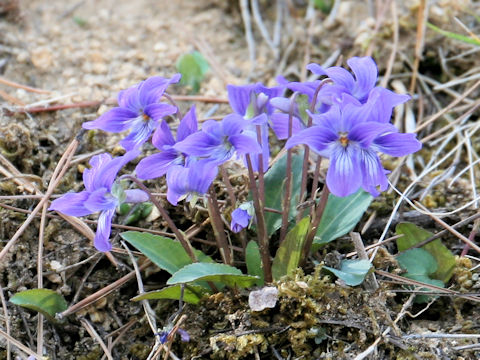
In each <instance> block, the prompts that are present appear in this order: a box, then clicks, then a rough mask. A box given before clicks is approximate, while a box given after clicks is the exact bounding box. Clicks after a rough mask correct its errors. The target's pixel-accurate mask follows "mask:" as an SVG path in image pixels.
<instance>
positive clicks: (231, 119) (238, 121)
mask: <svg viewBox="0 0 480 360" xmlns="http://www.w3.org/2000/svg"><path fill="white" fill-rule="evenodd" d="M248 123H249V122H248V121H246V120H245V119H244V118H243V117H242V116H240V115H238V114H230V115H227V116H226V117H225V118H224V119H223V120H222V122H221V124H222V129H223V134H224V135H225V136H232V135H237V134H240V132H241V131H242V130H243V129H244V128H245V126H247V125H248Z"/></svg>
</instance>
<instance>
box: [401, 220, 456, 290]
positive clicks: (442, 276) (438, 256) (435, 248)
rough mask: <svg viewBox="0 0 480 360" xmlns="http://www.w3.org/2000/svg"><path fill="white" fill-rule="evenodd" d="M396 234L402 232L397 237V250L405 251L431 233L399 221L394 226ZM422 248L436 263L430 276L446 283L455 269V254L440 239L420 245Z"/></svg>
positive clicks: (428, 236)
mask: <svg viewBox="0 0 480 360" xmlns="http://www.w3.org/2000/svg"><path fill="white" fill-rule="evenodd" d="M396 232H397V234H398V235H401V234H403V235H404V236H402V237H401V238H399V239H397V247H398V251H399V252H401V251H405V250H407V249H409V248H411V247H412V246H414V245H416V244H418V243H420V242H422V241H424V240H426V239H428V238H430V237H431V236H432V235H433V234H432V233H431V232H429V231H427V230H424V229H422V228H420V227H418V226H416V225H415V224H412V223H401V224H398V225H397V227H396ZM422 249H424V250H426V251H428V252H429V253H430V255H432V256H433V258H434V259H435V261H436V264H438V265H439V266H438V268H437V269H436V270H435V271H434V272H433V273H431V275H432V278H434V279H438V280H441V281H442V282H444V283H446V282H447V281H448V280H450V278H451V277H452V274H453V271H454V270H455V265H456V262H455V256H454V255H453V254H452V253H451V251H450V250H448V248H447V247H446V246H445V245H443V244H442V242H441V240H440V239H437V240H434V241H431V242H429V243H428V244H426V245H424V246H422Z"/></svg>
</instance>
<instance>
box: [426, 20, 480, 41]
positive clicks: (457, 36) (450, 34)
mask: <svg viewBox="0 0 480 360" xmlns="http://www.w3.org/2000/svg"><path fill="white" fill-rule="evenodd" d="M427 26H428V27H429V28H430V29H432V30H433V31H436V32H438V33H439V34H442V35H444V36H446V37H448V38H451V39H455V40H459V41H462V42H464V43H467V44H472V45H477V46H480V41H478V40H477V39H474V38H471V37H469V36H465V35H460V34H457V33H454V32H450V31H446V30H442V29H440V28H439V27H437V26H435V25H433V24H431V23H429V22H427Z"/></svg>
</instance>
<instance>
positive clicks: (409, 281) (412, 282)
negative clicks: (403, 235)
mask: <svg viewBox="0 0 480 360" xmlns="http://www.w3.org/2000/svg"><path fill="white" fill-rule="evenodd" d="M375 272H376V273H377V274H378V275H382V276H384V277H387V278H390V279H393V280H396V281H398V282H400V283H402V284H405V285H413V286H418V287H422V288H427V289H430V290H433V291H436V292H439V293H444V294H448V295H452V296H456V297H459V298H462V299H466V300H470V301H473V302H480V297H478V296H472V295H465V294H462V293H460V292H458V291H455V290H451V289H446V288H441V287H438V286H435V285H430V284H426V283H423V282H420V281H416V280H412V279H408V278H406V277H403V276H400V275H395V274H391V273H389V272H386V271H383V270H375Z"/></svg>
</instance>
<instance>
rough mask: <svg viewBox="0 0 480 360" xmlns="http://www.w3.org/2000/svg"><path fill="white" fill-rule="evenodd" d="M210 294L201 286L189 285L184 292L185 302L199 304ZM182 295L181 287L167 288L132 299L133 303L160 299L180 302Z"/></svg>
mask: <svg viewBox="0 0 480 360" xmlns="http://www.w3.org/2000/svg"><path fill="white" fill-rule="evenodd" d="M206 294H208V292H207V291H206V289H205V288H204V287H203V286H200V285H187V286H185V288H184V290H183V301H185V302H186V303H189V304H194V305H196V304H198V303H199V302H200V299H201V298H202V297H203V296H204V295H206ZM180 295H181V285H180V284H178V285H173V286H167V287H164V288H163V289H160V290H156V291H150V292H147V293H145V294H141V295H138V296H135V297H134V298H132V300H133V301H140V300H158V299H171V300H179V299H180Z"/></svg>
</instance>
